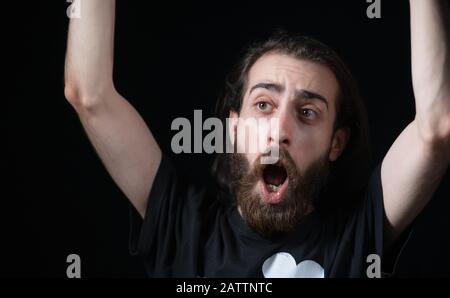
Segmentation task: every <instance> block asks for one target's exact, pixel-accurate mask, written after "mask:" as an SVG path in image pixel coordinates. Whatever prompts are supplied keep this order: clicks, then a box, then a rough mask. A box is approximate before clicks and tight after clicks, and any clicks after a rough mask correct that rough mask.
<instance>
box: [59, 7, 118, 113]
mask: <svg viewBox="0 0 450 298" xmlns="http://www.w3.org/2000/svg"><path fill="white" fill-rule="evenodd" d="M114 14H115V1H114V0H88V1H83V2H82V3H81V18H79V19H76V18H74V19H71V21H70V25H69V34H68V41H67V53H66V63H65V85H66V86H65V92H66V97H68V99H69V101H71V103H72V104H74V105H79V104H92V102H88V101H94V99H95V98H97V97H101V96H99V94H101V93H109V92H111V89H113V82H112V71H113V48H114V18H115V17H114Z"/></svg>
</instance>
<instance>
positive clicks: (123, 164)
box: [65, 0, 161, 216]
mask: <svg viewBox="0 0 450 298" xmlns="http://www.w3.org/2000/svg"><path fill="white" fill-rule="evenodd" d="M114 15H115V1H113V0H88V1H83V2H82V5H81V18H79V19H76V18H74V19H72V20H71V21H70V25H69V35H68V42H67V54H66V64H65V95H66V98H67V100H68V101H69V102H70V103H71V105H72V106H73V107H74V108H75V110H76V112H77V114H78V116H79V118H80V120H81V123H82V124H83V127H84V129H85V131H86V133H87V135H88V137H89V139H90V141H91V143H92V145H93V146H94V148H95V150H96V152H97V154H98V155H99V157H100V159H101V160H102V162H103V164H104V165H105V167H106V169H107V170H108V172H109V174H110V175H111V176H112V178H113V179H114V181H115V182H116V183H117V185H118V186H119V188H120V189H121V190H122V191H123V192H124V194H125V195H126V196H127V197H128V199H129V200H130V201H131V203H132V204H133V206H134V207H135V208H136V209H137V210H138V212H139V213H140V214H141V216H144V215H145V210H146V206H147V200H148V194H149V192H150V189H151V186H152V184H153V180H154V177H155V175H156V171H157V168H158V166H159V163H160V161H161V151H160V149H159V147H158V145H157V143H156V142H155V139H154V138H153V136H152V134H151V132H150V130H149V129H148V127H147V126H146V124H145V123H144V121H143V120H142V118H141V117H140V116H139V114H138V113H137V111H136V110H135V109H134V108H133V107H132V106H131V105H130V104H129V103H128V102H127V101H126V100H125V99H124V98H123V97H122V96H120V94H118V93H117V91H116V89H115V88H114V83H113V76H112V71H113V48H114V46H113V45H114V17H115V16H114Z"/></svg>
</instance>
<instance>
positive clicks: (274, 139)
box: [269, 109, 295, 149]
mask: <svg viewBox="0 0 450 298" xmlns="http://www.w3.org/2000/svg"><path fill="white" fill-rule="evenodd" d="M291 114H292V113H290V111H289V110H288V109H284V110H280V111H279V113H278V115H277V118H276V119H277V120H276V121H273V123H271V130H270V135H269V144H272V145H275V144H277V145H279V146H280V147H281V146H283V147H285V148H286V149H287V148H288V147H289V146H290V145H291V143H292V141H291V140H292V133H293V129H294V124H295V123H294V122H295V119H293V116H292V115H291Z"/></svg>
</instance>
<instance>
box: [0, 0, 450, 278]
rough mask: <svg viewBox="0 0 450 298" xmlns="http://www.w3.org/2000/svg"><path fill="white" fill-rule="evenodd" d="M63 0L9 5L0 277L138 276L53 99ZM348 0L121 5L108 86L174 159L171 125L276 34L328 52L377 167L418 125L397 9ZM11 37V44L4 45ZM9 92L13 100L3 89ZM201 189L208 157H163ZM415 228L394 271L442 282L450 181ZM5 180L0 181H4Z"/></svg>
mask: <svg viewBox="0 0 450 298" xmlns="http://www.w3.org/2000/svg"><path fill="white" fill-rule="evenodd" d="M68 5H69V4H68V3H65V1H30V2H28V3H24V2H23V1H22V3H21V4H20V7H15V8H14V9H11V10H5V11H4V14H5V15H6V17H8V16H12V18H11V19H9V18H7V23H8V24H7V26H6V29H7V31H8V33H9V34H8V40H7V42H6V43H5V45H6V47H7V48H8V49H10V50H12V51H11V53H10V54H9V55H7V56H6V57H5V58H6V60H8V61H7V62H10V63H11V64H12V66H13V68H12V69H11V70H8V68H7V69H6V72H7V77H8V79H11V78H12V82H9V80H6V82H7V84H5V87H4V88H5V94H11V95H8V96H6V97H7V113H6V116H7V117H6V121H7V142H6V143H7V146H6V147H7V155H6V161H5V163H6V165H7V168H6V170H5V171H4V173H6V177H7V180H6V184H5V186H4V187H3V190H2V195H1V200H0V204H1V205H0V206H1V207H0V210H1V220H2V223H1V251H2V252H1V256H0V262H1V264H0V276H43V277H65V276H66V267H67V263H66V257H67V255H69V254H72V253H76V254H79V255H80V257H81V265H82V267H81V270H82V277H142V276H145V275H144V270H143V266H142V264H141V262H140V260H139V259H137V258H133V257H131V256H130V255H129V253H128V202H127V200H126V198H125V197H124V195H123V194H122V193H121V192H120V190H119V189H118V188H117V187H116V186H115V184H114V183H113V181H112V180H111V178H110V177H109V176H108V174H107V173H106V171H105V170H104V168H103V166H102V164H101V162H100V160H99V159H98V158H97V156H96V155H95V152H94V151H93V149H92V147H91V145H90V144H89V142H88V140H87V138H86V136H85V134H84V132H83V129H82V127H81V124H80V123H79V121H78V118H77V115H76V113H75V112H74V111H73V109H72V108H71V106H70V105H69V104H68V103H67V102H66V101H65V99H64V94H63V72H64V54H65V46H66V45H65V43H66V37H67V25H68V21H69V20H68V18H67V16H66V9H67V7H68ZM367 6H368V4H367V3H366V1H365V0H354V1H301V0H297V1H272V2H262V1H251V2H250V1H248V2H247V1H246V2H244V1H242V2H241V3H239V2H234V3H233V2H229V1H220V2H219V1H210V2H209V4H205V3H199V2H194V1H189V2H184V1H183V2H182V3H181V2H180V3H179V2H171V1H165V2H164V3H154V2H153V1H126V2H125V1H118V3H117V19H116V48H115V69H114V78H115V83H116V87H117V89H118V90H119V92H121V94H122V95H124V96H125V97H126V98H127V99H128V100H129V101H130V102H131V103H132V104H133V105H134V106H135V108H136V109H137V110H138V111H139V112H140V113H141V115H142V116H143V118H144V119H145V121H146V122H147V124H148V125H149V127H150V128H151V130H152V132H153V134H154V135H155V137H156V139H157V141H158V142H159V144H160V146H161V147H162V148H163V151H164V152H166V153H167V154H170V140H171V137H172V136H173V135H174V132H172V131H171V130H170V124H171V122H172V120H174V119H175V118H176V117H187V118H190V119H192V118H193V110H194V109H202V110H203V117H204V118H206V117H209V116H212V110H213V106H214V103H215V100H216V98H217V95H218V90H219V88H220V86H221V84H222V82H223V79H224V77H225V75H226V73H227V71H228V70H229V69H230V68H231V66H232V64H233V63H234V62H235V61H236V59H237V58H238V57H239V54H240V53H241V49H242V48H243V46H244V45H246V44H247V43H248V42H250V41H252V40H254V39H255V38H263V37H265V36H267V35H268V34H269V33H270V32H271V31H273V30H274V29H276V28H284V29H287V30H290V31H295V32H301V33H303V34H306V35H311V36H313V37H315V38H317V39H319V40H321V41H323V42H325V43H327V44H329V45H331V46H332V47H333V48H334V49H336V50H337V52H338V53H339V54H340V55H341V56H342V57H343V58H344V60H345V61H346V62H347V63H348V64H349V66H350V68H351V69H352V70H353V72H354V74H355V76H356V78H357V79H358V82H359V84H360V88H361V91H362V93H363V95H364V98H365V100H366V106H367V108H368V111H369V121H370V128H371V130H370V132H371V143H372V149H373V157H374V163H373V165H375V164H376V163H378V162H380V161H381V160H382V157H383V156H384V155H385V154H386V152H387V150H388V149H389V146H390V145H391V144H392V143H393V141H394V140H395V138H396V137H397V136H398V134H399V133H400V132H401V131H402V129H403V128H404V127H405V126H406V125H407V124H408V123H409V122H410V121H411V120H412V119H413V117H414V99H413V93H412V86H411V79H410V77H411V73H410V44H409V38H410V37H409V10H408V9H409V8H408V2H407V1H386V0H384V1H382V17H381V19H368V18H367V16H366V8H367ZM9 37H10V38H11V39H9ZM8 91H12V92H11V93H9V92H8ZM173 158H174V159H175V163H177V164H178V165H180V166H181V167H183V168H184V169H185V170H186V171H188V172H189V173H191V176H192V178H193V179H194V180H195V181H198V182H201V181H202V180H203V179H204V178H205V177H206V175H207V174H208V166H209V164H210V162H211V160H212V156H208V155H202V154H186V155H179V156H173ZM448 172H449V171H447V175H446V177H444V180H443V182H442V184H441V186H440V188H439V189H438V191H437V193H436V195H435V197H434V199H433V201H432V202H431V203H430V204H429V205H428V206H427V207H426V209H425V210H424V211H423V212H422V214H421V215H420V216H419V217H418V218H417V220H416V222H415V223H414V225H413V234H412V236H411V239H410V241H409V242H408V244H407V246H406V247H405V248H404V250H403V254H402V255H401V258H400V259H399V263H398V266H397V268H398V275H399V276H442V275H445V276H450V255H448V253H449V252H450V217H449V216H448V213H449V212H450V175H449V173H448ZM4 181H5V180H4Z"/></svg>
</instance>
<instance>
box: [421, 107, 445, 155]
mask: <svg viewBox="0 0 450 298" xmlns="http://www.w3.org/2000/svg"><path fill="white" fill-rule="evenodd" d="M427 126H428V127H422V129H421V137H422V140H423V141H424V143H425V144H426V145H427V147H428V148H431V149H432V151H433V152H435V153H440V155H441V156H442V157H443V159H444V160H446V161H447V163H450V115H448V116H446V117H442V118H441V119H440V120H439V121H438V122H434V123H432V124H429V125H427Z"/></svg>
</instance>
